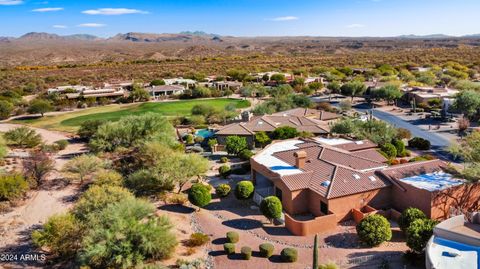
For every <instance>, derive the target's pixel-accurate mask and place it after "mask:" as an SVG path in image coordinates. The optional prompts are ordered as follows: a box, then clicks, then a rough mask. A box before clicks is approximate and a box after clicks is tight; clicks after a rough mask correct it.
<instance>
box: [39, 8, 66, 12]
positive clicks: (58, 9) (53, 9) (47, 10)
mask: <svg viewBox="0 0 480 269" xmlns="http://www.w3.org/2000/svg"><path fill="white" fill-rule="evenodd" d="M61 10H63V7H45V8H37V9H34V10H32V11H33V12H52V11H61Z"/></svg>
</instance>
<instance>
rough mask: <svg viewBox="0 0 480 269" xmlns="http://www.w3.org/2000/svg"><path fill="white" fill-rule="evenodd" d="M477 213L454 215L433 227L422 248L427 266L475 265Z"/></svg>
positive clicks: (458, 268) (479, 253) (479, 250)
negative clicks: (431, 234)
mask: <svg viewBox="0 0 480 269" xmlns="http://www.w3.org/2000/svg"><path fill="white" fill-rule="evenodd" d="M479 258H480V213H478V212H475V213H473V214H472V215H471V216H470V217H469V220H467V217H466V216H464V215H459V216H455V217H453V218H450V219H447V220H445V221H443V222H441V223H440V224H438V225H437V226H436V227H435V228H434V229H433V236H432V238H430V241H429V242H428V245H427V247H426V250H425V265H426V268H427V269H435V268H438V269H440V268H450V269H463V268H479Z"/></svg>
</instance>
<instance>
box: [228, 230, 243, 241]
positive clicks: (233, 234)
mask: <svg viewBox="0 0 480 269" xmlns="http://www.w3.org/2000/svg"><path fill="white" fill-rule="evenodd" d="M226 237H227V241H228V243H237V242H238V241H239V240H240V235H239V234H238V233H237V232H228V233H227V236H226Z"/></svg>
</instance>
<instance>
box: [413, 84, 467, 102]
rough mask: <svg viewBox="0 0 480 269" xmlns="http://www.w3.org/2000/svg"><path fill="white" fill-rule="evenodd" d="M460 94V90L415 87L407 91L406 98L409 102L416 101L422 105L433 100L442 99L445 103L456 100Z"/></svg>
mask: <svg viewBox="0 0 480 269" xmlns="http://www.w3.org/2000/svg"><path fill="white" fill-rule="evenodd" d="M458 93H459V91H458V90H455V89H449V88H433V87H414V88H411V89H409V90H407V91H406V94H405V96H406V99H407V101H412V100H415V102H416V103H417V104H420V103H427V102H428V101H430V100H432V99H440V100H442V102H443V101H444V100H445V99H451V98H454V97H455V96H456V95H457V94H458Z"/></svg>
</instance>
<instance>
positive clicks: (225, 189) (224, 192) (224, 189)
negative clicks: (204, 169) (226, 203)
mask: <svg viewBox="0 0 480 269" xmlns="http://www.w3.org/2000/svg"><path fill="white" fill-rule="evenodd" d="M231 189H232V188H231V187H230V185H228V184H220V185H218V186H217V188H216V189H215V193H217V195H218V196H220V197H227V196H228V194H230V190H231Z"/></svg>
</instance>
